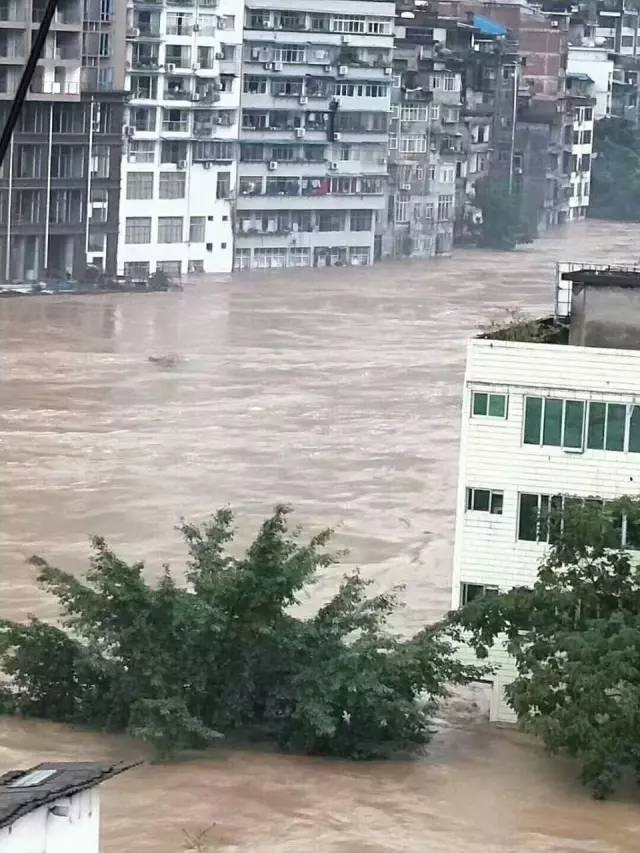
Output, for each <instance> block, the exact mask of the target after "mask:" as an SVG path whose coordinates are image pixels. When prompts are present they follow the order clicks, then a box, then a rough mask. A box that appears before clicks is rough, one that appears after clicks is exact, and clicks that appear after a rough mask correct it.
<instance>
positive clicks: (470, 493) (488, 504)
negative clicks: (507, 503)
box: [466, 487, 504, 515]
mask: <svg viewBox="0 0 640 853" xmlns="http://www.w3.org/2000/svg"><path fill="white" fill-rule="evenodd" d="M503 506H504V492H502V491H494V490H493V489H478V488H474V487H468V488H467V500H466V507H467V510H468V511H472V512H488V513H490V514H491V515H502V509H503Z"/></svg>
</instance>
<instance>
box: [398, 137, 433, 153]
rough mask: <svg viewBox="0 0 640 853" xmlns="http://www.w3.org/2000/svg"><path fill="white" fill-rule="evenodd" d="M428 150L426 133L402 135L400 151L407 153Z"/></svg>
mask: <svg viewBox="0 0 640 853" xmlns="http://www.w3.org/2000/svg"><path fill="white" fill-rule="evenodd" d="M426 150H427V137H426V136H425V135H424V134H416V135H413V136H409V135H407V136H401V137H400V151H402V152H404V153H405V154H424V152H425V151H426Z"/></svg>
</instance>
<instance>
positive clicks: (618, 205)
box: [589, 118, 640, 222]
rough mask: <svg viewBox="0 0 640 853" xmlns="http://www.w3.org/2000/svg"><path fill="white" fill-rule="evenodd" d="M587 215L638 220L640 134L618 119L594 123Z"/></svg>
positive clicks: (631, 220)
mask: <svg viewBox="0 0 640 853" xmlns="http://www.w3.org/2000/svg"><path fill="white" fill-rule="evenodd" d="M593 151H594V158H593V164H592V167H591V196H590V204H589V216H593V217H595V218H601V219H616V220H623V221H629V222H637V221H638V220H640V131H639V130H638V128H635V127H634V126H633V125H632V124H631V123H630V122H628V121H626V120H625V119H621V118H604V119H601V120H600V121H598V122H596V124H595V130H594V136H593Z"/></svg>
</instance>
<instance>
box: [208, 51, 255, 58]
mask: <svg viewBox="0 0 640 853" xmlns="http://www.w3.org/2000/svg"><path fill="white" fill-rule="evenodd" d="M254 53H257V56H256V57H254V55H253V54H254ZM259 56H260V51H254V50H252V51H251V59H258V58H259ZM216 59H224V53H223V52H222V51H221V50H219V51H218V52H217V53H216Z"/></svg>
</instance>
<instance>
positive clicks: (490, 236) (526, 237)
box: [476, 178, 537, 249]
mask: <svg viewBox="0 0 640 853" xmlns="http://www.w3.org/2000/svg"><path fill="white" fill-rule="evenodd" d="M476 204H477V205H478V207H479V208H480V210H481V211H482V224H481V225H480V227H479V232H478V244H479V245H480V246H486V247H487V248H489V249H515V247H516V245H517V244H518V243H531V242H532V240H533V239H534V237H536V236H537V235H536V229H535V227H532V226H531V223H530V222H529V220H528V218H527V212H526V209H525V205H524V202H523V198H522V194H521V193H519V192H515V191H513V192H510V191H509V187H508V186H507V184H506V182H504V181H495V180H490V179H488V178H485V179H484V180H481V181H478V183H477V185H476Z"/></svg>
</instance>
